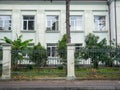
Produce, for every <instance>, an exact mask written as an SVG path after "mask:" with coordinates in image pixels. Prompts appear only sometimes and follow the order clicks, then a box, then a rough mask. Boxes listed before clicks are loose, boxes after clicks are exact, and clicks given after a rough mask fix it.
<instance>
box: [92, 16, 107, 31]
mask: <svg viewBox="0 0 120 90" xmlns="http://www.w3.org/2000/svg"><path fill="white" fill-rule="evenodd" d="M95 17H105V19H104V20H101V21H100V20H95ZM96 22H97V25H98V26H97V28H96ZM94 28H95V29H94V30H95V31H106V30H107V17H106V15H94ZM102 28H103V29H102Z"/></svg>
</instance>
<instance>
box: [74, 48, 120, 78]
mask: <svg viewBox="0 0 120 90" xmlns="http://www.w3.org/2000/svg"><path fill="white" fill-rule="evenodd" d="M75 58H76V70H75V74H76V77H77V78H78V79H120V48H93V49H88V48H80V49H79V50H78V51H76V52H75ZM80 61H81V62H80ZM83 63H84V65H83Z"/></svg>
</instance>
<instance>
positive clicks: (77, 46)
mask: <svg viewBox="0 0 120 90" xmlns="http://www.w3.org/2000/svg"><path fill="white" fill-rule="evenodd" d="M81 47H82V43H80V44H75V51H76V52H77V51H79V50H80V48H81Z"/></svg>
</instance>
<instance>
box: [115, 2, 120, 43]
mask: <svg viewBox="0 0 120 90" xmlns="http://www.w3.org/2000/svg"><path fill="white" fill-rule="evenodd" d="M116 4H117V5H116V11H117V36H118V44H119V45H120V1H119V0H117V3H116Z"/></svg>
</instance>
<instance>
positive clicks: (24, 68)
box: [11, 49, 66, 79]
mask: <svg viewBox="0 0 120 90" xmlns="http://www.w3.org/2000/svg"><path fill="white" fill-rule="evenodd" d="M11 61H12V78H13V79H41V78H56V77H59V78H61V77H65V76H66V66H65V65H64V64H63V60H62V59H61V58H60V56H59V55H56V57H50V56H48V52H47V51H46V50H30V49H26V50H12V60H11Z"/></svg>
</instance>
